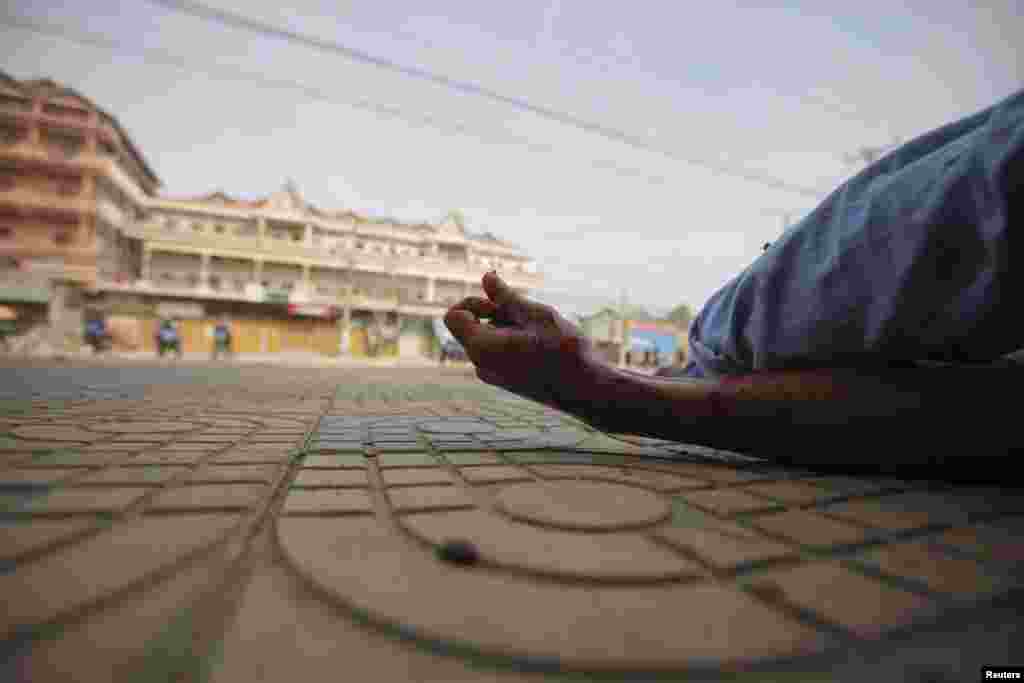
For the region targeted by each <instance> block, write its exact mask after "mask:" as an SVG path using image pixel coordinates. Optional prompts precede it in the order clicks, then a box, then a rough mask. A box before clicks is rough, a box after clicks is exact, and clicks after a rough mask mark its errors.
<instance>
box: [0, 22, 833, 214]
mask: <svg viewBox="0 0 1024 683" xmlns="http://www.w3.org/2000/svg"><path fill="white" fill-rule="evenodd" d="M0 25H3V26H7V27H10V28H14V29H18V30H22V31H27V32H30V33H35V34H38V35H43V36H47V37H51V38H58V39H60V40H65V41H67V42H70V43H74V44H77V45H81V46H86V47H93V48H99V49H103V50H107V51H111V52H114V53H118V52H120V53H125V52H127V53H134V54H136V55H139V56H141V57H142V59H143V60H145V61H148V62H151V63H156V64H161V65H163V66H171V67H174V68H177V69H180V70H183V71H186V72H188V73H191V74H195V73H203V74H206V75H208V76H212V77H215V78H222V79H227V80H234V81H240V82H251V83H258V84H260V85H261V86H266V87H272V88H278V89H286V90H292V91H296V92H301V93H302V94H303V95H305V96H306V97H307V98H309V99H311V100H318V101H322V102H328V103H332V104H341V105H344V106H348V107H352V108H354V109H359V110H363V111H369V112H372V113H374V114H377V115H381V116H385V117H387V118H391V119H397V120H401V121H404V122H406V123H409V124H412V125H414V126H419V127H424V128H434V129H437V130H441V131H443V132H447V133H455V134H458V135H463V136H468V137H471V138H474V139H476V140H478V141H480V142H483V143H492V144H504V145H516V146H520V147H525V148H527V149H529V150H530V151H533V152H538V153H543V154H558V153H559V151H560V150H559V149H558V148H557V147H555V146H554V145H546V144H541V143H537V142H535V141H533V140H530V139H529V138H524V137H520V136H513V135H507V136H503V137H502V138H498V137H495V136H493V135H487V134H481V133H479V132H476V131H474V130H472V129H471V128H469V127H468V126H467V125H466V124H464V123H461V122H454V123H453V122H449V121H447V120H442V119H440V118H438V117H434V116H430V115H425V114H420V113H410V112H408V111H406V110H404V109H402V108H400V107H394V106H389V105H382V104H378V103H374V102H370V101H367V100H350V99H344V98H341V97H337V96H335V95H333V94H332V93H328V92H326V91H324V90H321V89H319V88H315V87H313V86H309V85H306V84H304V83H300V82H298V81H295V80H294V79H280V78H271V77H269V76H265V75H263V74H260V73H256V72H252V71H246V70H244V69H238V68H235V67H230V66H226V65H220V64H218V65H216V66H217V68H216V69H214V68H211V66H210V64H209V63H208V62H200V61H199V60H188V59H185V58H182V57H180V56H178V55H176V54H173V53H170V52H167V51H165V50H160V49H157V48H151V47H146V48H139V47H135V46H131V45H126V44H124V43H121V42H118V41H115V40H111V39H110V38H108V37H106V36H103V35H98V34H95V33H89V32H84V31H83V32H77V33H72V32H70V31H68V30H67V27H65V26H53V25H45V24H40V23H37V22H33V21H30V20H26V19H24V18H22V17H11V16H4V15H0ZM586 163H588V164H589V165H590V166H591V167H593V168H595V169H599V170H600V169H607V170H611V171H612V172H613V173H616V174H617V175H622V176H628V177H634V178H639V179H641V180H644V181H647V182H649V183H652V184H668V183H670V182H673V181H672V179H671V178H670V177H668V176H665V175H661V174H652V173H649V172H647V171H643V170H640V169H637V168H631V167H628V166H622V165H620V164H618V163H617V162H614V161H610V160H606V159H596V160H589V161H587V162H586ZM733 175H735V174H733ZM741 179H742V180H752V179H750V178H741ZM753 182H758V181H757V180H753ZM779 182H781V181H779ZM762 184H763V183H762ZM777 189H782V190H787V191H791V192H794V191H796V192H799V193H804V194H809V193H812V192H813V196H814V197H815V198H819V197H820V196H821V195H822V194H824V193H823V192H819V191H817V190H812V189H810V188H802V187H799V186H797V189H793V188H792V187H790V186H789V185H788V184H786V185H785V186H782V187H777Z"/></svg>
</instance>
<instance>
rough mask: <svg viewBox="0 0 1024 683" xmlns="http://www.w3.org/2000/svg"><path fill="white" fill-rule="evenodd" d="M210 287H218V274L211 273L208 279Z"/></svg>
mask: <svg viewBox="0 0 1024 683" xmlns="http://www.w3.org/2000/svg"><path fill="white" fill-rule="evenodd" d="M209 283H210V289H220V276H219V275H211V276H210V279H209Z"/></svg>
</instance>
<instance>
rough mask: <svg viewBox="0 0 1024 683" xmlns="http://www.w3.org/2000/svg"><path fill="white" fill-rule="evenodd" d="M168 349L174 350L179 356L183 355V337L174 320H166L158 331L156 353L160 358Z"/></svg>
mask: <svg viewBox="0 0 1024 683" xmlns="http://www.w3.org/2000/svg"><path fill="white" fill-rule="evenodd" d="M168 351H173V352H174V353H175V355H177V356H178V358H181V357H182V348H181V337H180V336H179V335H178V328H177V326H175V324H174V321H173V320H164V321H163V322H162V323H160V328H159V329H158V330H157V332H156V353H157V355H158V356H159V357H160V358H163V357H164V354H165V353H167V352H168Z"/></svg>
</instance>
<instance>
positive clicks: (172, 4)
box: [149, 0, 822, 198]
mask: <svg viewBox="0 0 1024 683" xmlns="http://www.w3.org/2000/svg"><path fill="white" fill-rule="evenodd" d="M149 2H151V3H152V4H154V5H157V6H160V7H163V8H165V9H169V10H172V11H176V12H180V13H184V14H188V15H190V16H193V17H196V18H200V19H203V20H206V21H212V22H215V23H219V24H221V25H222V26H227V27H230V28H234V29H241V30H244V31H248V32H250V33H258V34H261V35H264V36H269V37H272V38H277V39H280V40H284V41H287V42H291V43H297V44H300V45H303V46H305V47H308V48H312V49H315V50H319V51H321V52H330V53H334V54H336V55H340V56H342V57H344V58H346V59H349V60H351V61H355V62H359V63H362V64H368V65H371V66H374V67H376V68H379V69H383V70H385V71H391V72H393V73H398V74H402V75H404V76H407V77H410V78H415V79H418V80H423V81H428V82H430V83H434V84H436V85H441V86H443V87H446V88H449V89H451V90H455V91H457V92H460V93H462V94H466V95H473V96H476V97H480V98H483V99H486V100H490V101H492V102H498V103H501V104H504V105H508V106H510V107H513V108H515V109H518V110H520V111H524V112H529V113H531V114H535V115H537V116H539V117H541V118H544V119H548V120H550V121H555V122H557V123H561V124H563V125H567V126H571V127H574V128H578V129H580V130H583V131H586V132H588V133H591V134H594V135H598V136H600V137H604V138H606V139H608V140H612V141H614V142H619V143H621V144H624V145H627V146H629V147H633V148H635V149H639V150H642V151H645V152H650V153H653V154H658V155H660V156H663V157H666V158H668V159H671V160H672V161H677V162H682V163H685V164H689V165H692V166H698V167H700V168H703V169H705V170H708V171H711V172H713V173H717V174H720V175H727V176H732V177H735V178H738V179H740V180H745V181H747V182H751V183H757V184H760V185H764V186H766V187H771V188H773V189H777V190H784V191H787V192H792V193H794V194H800V195H803V196H808V197H815V198H817V197H820V196H821V194H822V192H821V191H820V190H818V189H816V188H812V187H807V186H804V185H799V184H796V183H790V182H788V181H785V180H782V179H781V178H777V177H774V176H770V175H767V174H764V173H757V172H755V171H750V170H747V169H744V168H740V167H736V166H730V165H726V164H722V163H718V162H714V161H710V160H707V159H700V158H697V157H692V156H688V155H684V154H681V153H679V152H676V151H674V150H668V149H664V148H661V147H658V146H656V145H652V144H651V143H649V142H648V141H647V140H645V139H643V138H642V137H639V136H637V135H632V134H630V133H627V132H625V131H622V130H619V129H617V128H612V127H610V126H606V125H604V124H600V123H596V122H593V121H588V120H586V119H583V118H580V117H578V116H574V115H572V114H568V113H565V112H560V111H557V110H555V109H552V108H550V107H546V106H543V105H538V104H534V103H532V102H529V101H527V100H524V99H521V98H517V97H511V96H508V95H503V94H501V93H499V92H497V91H495V90H491V89H489V88H485V87H483V86H480V85H477V84H475V83H469V82H466V81H459V80H456V79H454V78H451V77H450V76H446V75H444V74H437V73H434V72H431V71H427V70H425V69H420V68H418V67H411V66H405V65H402V64H399V63H397V62H394V61H392V60H389V59H386V58H383V57H377V56H374V55H371V54H369V53H367V52H364V51H362V50H357V49H354V48H350V47H346V46H344V45H342V44H340V43H337V42H333V41H327V40H322V39H320V38H316V37H313V36H310V35H307V34H303V33H297V32H295V31H291V30H288V29H284V28H281V27H279V26H274V25H272V24H268V23H265V22H261V21H257V20H255V19H251V18H249V17H245V16H242V15H240V14H235V13H233V12H227V11H224V10H220V9H216V8H214V7H209V6H208V5H204V4H202V3H197V2H190V1H189V0H149Z"/></svg>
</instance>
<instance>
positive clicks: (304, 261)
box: [123, 222, 543, 289]
mask: <svg viewBox="0 0 1024 683" xmlns="http://www.w3.org/2000/svg"><path fill="white" fill-rule="evenodd" d="M123 231H124V233H125V235H127V236H129V237H133V238H136V239H139V240H143V241H146V242H149V243H150V244H151V245H152V246H153V248H155V249H159V250H163V251H178V252H181V253H190V254H195V253H202V252H207V253H210V254H211V255H214V256H222V257H225V258H235V259H243V260H255V259H261V260H263V261H264V262H265V263H288V264H295V265H308V266H311V267H314V268H321V269H327V270H353V271H357V272H367V273H376V274H386V275H394V276H397V277H411V278H434V279H441V280H450V281H455V282H463V283H466V282H468V283H472V284H476V283H478V282H479V281H480V278H481V277H482V276H483V274H484V273H485V272H486V271H487V269H486V268H485V267H483V266H479V265H470V264H469V263H467V262H465V261H449V260H446V259H442V258H437V257H422V256H401V257H399V256H391V255H386V254H372V253H366V252H362V251H354V250H343V251H338V252H336V253H335V254H329V253H327V252H326V251H325V250H324V249H323V248H318V247H310V246H306V245H305V244H303V243H299V242H291V241H288V240H280V239H278V240H275V239H272V238H263V239H260V238H259V237H256V236H254V237H239V236H236V235H228V234H216V233H208V232H195V231H192V230H183V229H180V228H173V229H172V228H169V227H166V226H162V225H158V224H155V223H142V224H140V223H131V222H129V223H128V224H126V225H125V226H124V228H123ZM503 277H504V278H505V280H506V282H508V284H509V285H510V286H511V287H514V288H516V289H533V288H536V287H539V286H540V284H541V283H542V282H543V277H542V276H541V275H540V274H538V273H527V272H508V273H503Z"/></svg>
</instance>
